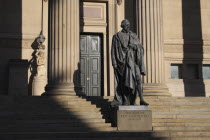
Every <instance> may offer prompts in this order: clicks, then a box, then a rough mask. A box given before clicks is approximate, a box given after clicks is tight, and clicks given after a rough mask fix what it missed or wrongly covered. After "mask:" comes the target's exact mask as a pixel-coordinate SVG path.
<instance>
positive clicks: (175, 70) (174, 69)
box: [171, 64, 182, 79]
mask: <svg viewBox="0 0 210 140" xmlns="http://www.w3.org/2000/svg"><path fill="white" fill-rule="evenodd" d="M171 78H172V79H181V78H182V65H181V64H171Z"/></svg>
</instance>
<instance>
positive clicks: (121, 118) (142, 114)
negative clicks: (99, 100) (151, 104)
mask: <svg viewBox="0 0 210 140" xmlns="http://www.w3.org/2000/svg"><path fill="white" fill-rule="evenodd" d="M117 129H118V131H152V111H151V110H149V109H148V107H147V106H119V107H118V110H117Z"/></svg>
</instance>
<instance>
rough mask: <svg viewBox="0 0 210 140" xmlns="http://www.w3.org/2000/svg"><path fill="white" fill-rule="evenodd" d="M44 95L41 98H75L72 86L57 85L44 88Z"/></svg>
mask: <svg viewBox="0 0 210 140" xmlns="http://www.w3.org/2000/svg"><path fill="white" fill-rule="evenodd" d="M45 91H46V92H45V93H43V94H42V96H76V95H77V94H76V92H75V90H74V86H73V85H72V84H58V85H50V84H48V85H47V86H46V87H45Z"/></svg>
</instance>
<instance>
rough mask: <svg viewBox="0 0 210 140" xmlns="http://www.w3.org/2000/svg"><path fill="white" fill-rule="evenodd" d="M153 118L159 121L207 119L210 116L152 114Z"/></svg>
mask: <svg viewBox="0 0 210 140" xmlns="http://www.w3.org/2000/svg"><path fill="white" fill-rule="evenodd" d="M152 117H153V118H159V119H161V118H162V119H208V118H210V115H195V114H191V115H188V114H180V115H179V114H177V115H175V114H153V115H152Z"/></svg>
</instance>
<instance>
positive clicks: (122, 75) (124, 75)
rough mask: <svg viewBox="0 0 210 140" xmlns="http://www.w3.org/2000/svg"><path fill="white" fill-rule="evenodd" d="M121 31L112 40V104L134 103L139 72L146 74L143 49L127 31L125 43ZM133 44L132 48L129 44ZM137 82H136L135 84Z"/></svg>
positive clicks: (139, 83) (133, 35) (139, 84)
mask: <svg viewBox="0 0 210 140" xmlns="http://www.w3.org/2000/svg"><path fill="white" fill-rule="evenodd" d="M125 44H126V43H125V41H124V39H123V32H118V33H117V34H115V35H114V36H113V40H112V51H111V57H112V65H113V67H116V68H115V69H114V80H115V98H114V101H113V102H112V106H116V105H134V104H135V99H136V97H137V95H138V94H139V93H138V91H137V86H141V92H142V91H143V90H142V81H141V74H146V72H145V67H144V49H143V46H142V45H141V44H140V43H139V39H138V37H137V35H136V34H134V33H132V32H129V42H128V45H127V46H126V45H125ZM131 45H132V46H135V47H134V48H132V47H130V46H131ZM137 83H138V84H137Z"/></svg>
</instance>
